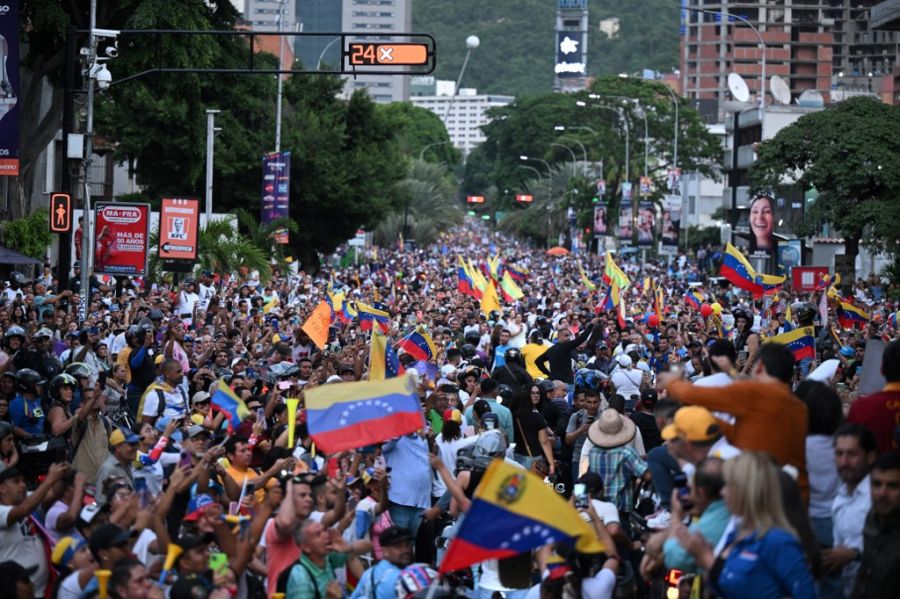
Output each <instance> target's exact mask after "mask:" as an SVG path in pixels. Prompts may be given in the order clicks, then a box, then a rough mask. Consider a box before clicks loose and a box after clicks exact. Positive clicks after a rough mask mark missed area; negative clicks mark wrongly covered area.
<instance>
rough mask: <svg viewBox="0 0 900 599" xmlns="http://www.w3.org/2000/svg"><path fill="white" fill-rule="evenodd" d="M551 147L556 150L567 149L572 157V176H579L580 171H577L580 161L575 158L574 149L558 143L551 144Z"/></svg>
mask: <svg viewBox="0 0 900 599" xmlns="http://www.w3.org/2000/svg"><path fill="white" fill-rule="evenodd" d="M550 145H551V146H553V147H555V148H565V150H566V151H567V152H568V153H569V154H571V155H572V176H573V177H574V176H575V175H577V174H578V171H577V167H578V159H577V158H575V152H573V151H572V148H570V147H569V146H566V145H563V144H558V143H551V144H550Z"/></svg>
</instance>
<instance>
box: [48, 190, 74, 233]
mask: <svg viewBox="0 0 900 599" xmlns="http://www.w3.org/2000/svg"><path fill="white" fill-rule="evenodd" d="M71 231H72V196H70V195H69V194H67V193H53V194H50V232H51V233H69V232H71Z"/></svg>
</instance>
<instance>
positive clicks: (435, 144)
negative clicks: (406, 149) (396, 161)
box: [419, 140, 450, 160]
mask: <svg viewBox="0 0 900 599" xmlns="http://www.w3.org/2000/svg"><path fill="white" fill-rule="evenodd" d="M448 143H450V141H449V140H445V141H435V142H432V143H430V144H428V145H427V146H425V147H424V148H422V150H421V151H420V152H419V160H423V159H424V158H425V151H426V150H427V149H428V148H432V147H434V146H442V145H444V144H448Z"/></svg>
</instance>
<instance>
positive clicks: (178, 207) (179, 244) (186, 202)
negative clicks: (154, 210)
mask: <svg viewBox="0 0 900 599" xmlns="http://www.w3.org/2000/svg"><path fill="white" fill-rule="evenodd" d="M199 226H200V200H198V199H194V198H191V199H185V198H163V199H162V204H161V206H160V209H159V257H160V259H161V260H190V261H194V260H196V259H197V229H198V227H199Z"/></svg>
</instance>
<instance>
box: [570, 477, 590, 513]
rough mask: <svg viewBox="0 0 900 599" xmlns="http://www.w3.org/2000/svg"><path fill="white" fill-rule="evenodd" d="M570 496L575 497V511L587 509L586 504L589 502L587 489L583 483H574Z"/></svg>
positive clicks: (587, 505)
mask: <svg viewBox="0 0 900 599" xmlns="http://www.w3.org/2000/svg"><path fill="white" fill-rule="evenodd" d="M572 496H573V497H575V509H577V510H586V509H588V507H589V504H588V502H589V501H590V500H589V499H588V496H587V487H586V486H585V485H584V483H575V486H574V487H573V488H572Z"/></svg>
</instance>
